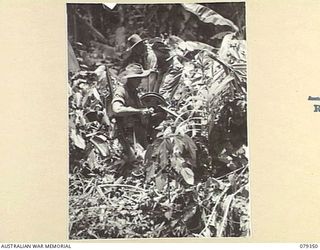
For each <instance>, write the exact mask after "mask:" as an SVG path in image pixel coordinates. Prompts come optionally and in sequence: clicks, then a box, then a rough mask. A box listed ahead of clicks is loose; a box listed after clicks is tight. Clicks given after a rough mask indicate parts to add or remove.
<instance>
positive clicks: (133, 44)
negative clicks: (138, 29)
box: [128, 34, 146, 51]
mask: <svg viewBox="0 0 320 250" xmlns="http://www.w3.org/2000/svg"><path fill="white" fill-rule="evenodd" d="M145 40H146V39H142V38H141V37H140V36H139V35H138V34H133V35H132V36H130V37H129V38H128V43H129V46H130V48H129V49H128V50H130V51H131V50H133V49H134V48H135V47H136V46H137V45H138V44H140V43H141V42H143V41H145Z"/></svg>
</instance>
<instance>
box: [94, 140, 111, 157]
mask: <svg viewBox="0 0 320 250" xmlns="http://www.w3.org/2000/svg"><path fill="white" fill-rule="evenodd" d="M90 141H91V142H92V143H93V144H94V145H95V146H96V147H97V149H98V150H99V151H100V153H101V155H102V156H104V157H106V156H107V155H108V154H109V148H108V143H106V142H100V141H98V140H95V139H94V138H91V139H90Z"/></svg>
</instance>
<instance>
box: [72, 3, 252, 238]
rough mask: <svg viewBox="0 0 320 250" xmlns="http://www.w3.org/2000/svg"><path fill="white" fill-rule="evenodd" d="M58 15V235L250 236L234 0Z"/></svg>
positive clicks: (81, 9) (238, 16) (240, 48)
mask: <svg viewBox="0 0 320 250" xmlns="http://www.w3.org/2000/svg"><path fill="white" fill-rule="evenodd" d="M66 15H67V41H66V47H67V48H68V55H67V57H68V72H66V74H67V75H68V83H67V86H66V87H67V88H68V115H69V117H68V119H69V121H68V122H69V123H68V130H69V133H68V140H69V170H68V172H69V175H68V176H66V178H68V181H69V200H68V202H69V208H68V210H69V225H68V226H69V232H68V233H69V235H68V238H69V239H71V240H83V239H114V238H127V239H128V238H176V237H179V238H183V237H194V238H204V237H206V238H208V237H249V236H250V235H251V219H250V195H251V193H250V187H249V185H250V184H249V175H250V174H249V147H248V137H247V134H248V130H247V43H246V40H247V38H246V9H245V3H244V2H219V3H214V2H210V3H209V2H208V3H199V4H198V3H177V4H116V3H95V4H83V3H68V4H67V5H66ZM249 25H250V24H249Z"/></svg>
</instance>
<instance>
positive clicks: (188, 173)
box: [180, 168, 194, 185]
mask: <svg viewBox="0 0 320 250" xmlns="http://www.w3.org/2000/svg"><path fill="white" fill-rule="evenodd" d="M180 174H181V176H182V177H183V179H184V180H185V182H186V183H188V184H189V185H193V184H194V173H193V171H192V170H191V169H190V168H182V169H181V172H180Z"/></svg>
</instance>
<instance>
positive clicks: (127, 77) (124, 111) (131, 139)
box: [111, 64, 153, 163]
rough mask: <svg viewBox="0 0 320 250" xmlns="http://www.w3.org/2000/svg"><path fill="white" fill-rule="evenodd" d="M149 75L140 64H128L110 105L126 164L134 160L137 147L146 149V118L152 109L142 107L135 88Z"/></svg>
mask: <svg viewBox="0 0 320 250" xmlns="http://www.w3.org/2000/svg"><path fill="white" fill-rule="evenodd" d="M149 75H150V70H144V69H143V68H142V66H141V65H140V64H129V65H128V66H127V67H126V69H125V70H124V71H123V72H122V73H121V74H120V76H119V77H120V81H121V85H119V86H118V87H117V88H116V90H115V92H114V96H113V100H112V103H111V105H112V110H113V112H114V113H115V116H116V120H117V125H118V131H119V133H118V134H119V137H118V138H119V141H120V143H121V144H122V146H123V153H124V157H125V159H124V160H125V161H126V162H127V163H128V162H133V161H134V160H135V159H136V157H135V152H136V148H137V146H139V145H141V146H142V147H143V148H146V147H147V144H148V141H147V130H146V126H147V124H146V121H147V119H146V118H147V116H149V115H151V114H152V113H153V109H152V108H144V107H143V106H142V104H141V101H140V99H139V97H138V91H137V88H138V86H139V84H140V83H141V80H142V79H144V78H146V77H148V76H149Z"/></svg>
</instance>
